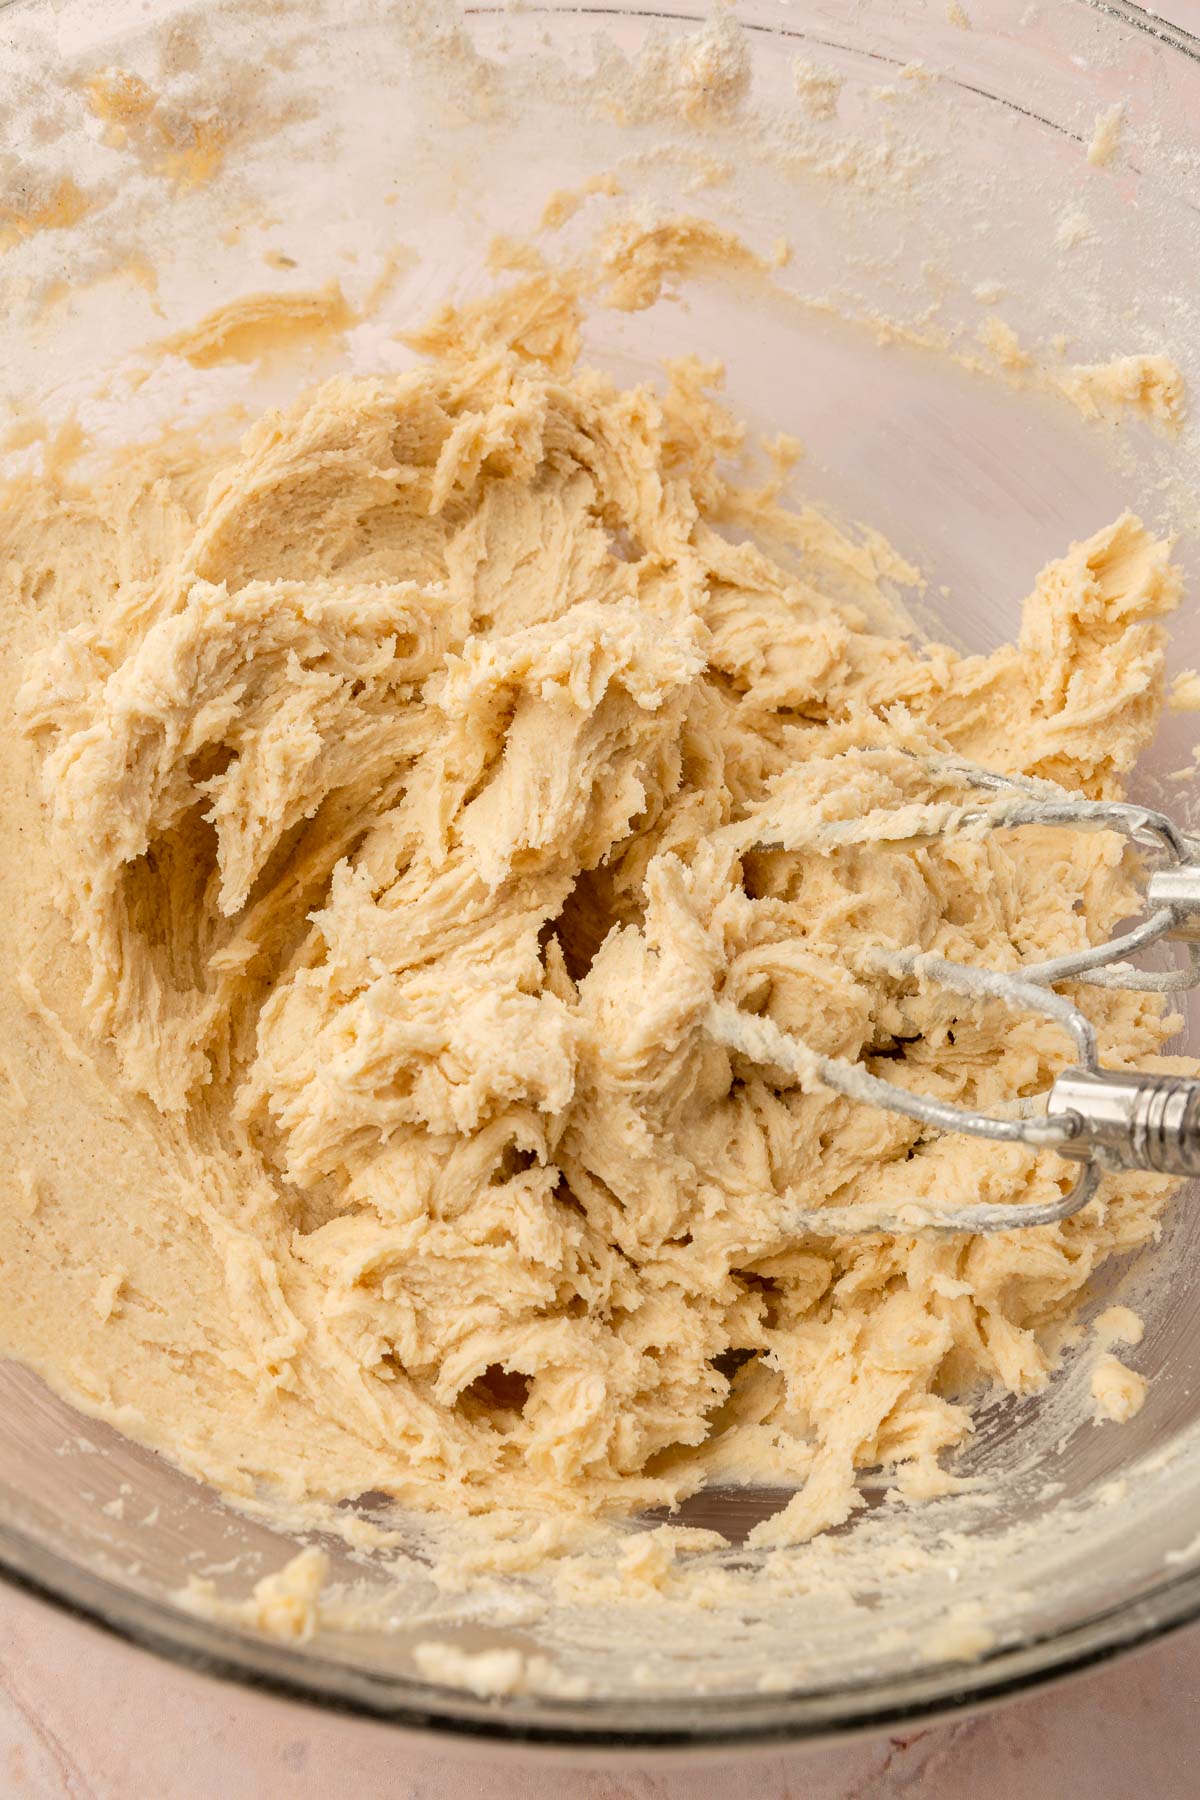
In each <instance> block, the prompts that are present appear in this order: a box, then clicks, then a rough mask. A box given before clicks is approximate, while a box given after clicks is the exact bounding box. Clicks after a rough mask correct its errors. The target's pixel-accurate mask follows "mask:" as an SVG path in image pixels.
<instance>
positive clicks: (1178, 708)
mask: <svg viewBox="0 0 1200 1800" xmlns="http://www.w3.org/2000/svg"><path fill="white" fill-rule="evenodd" d="M1167 705H1168V706H1169V707H1170V709H1171V711H1172V712H1200V674H1197V673H1196V670H1195V669H1184V670H1183V672H1182V673H1181V674H1179V675H1177V676H1176V677H1175V679H1174V681H1173V682H1172V683H1171V685H1170V687H1169V688H1168V690H1167Z"/></svg>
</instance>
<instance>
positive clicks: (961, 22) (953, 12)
mask: <svg viewBox="0 0 1200 1800" xmlns="http://www.w3.org/2000/svg"><path fill="white" fill-rule="evenodd" d="M946 18H947V19H948V21H949V22H950V24H951V25H956V26H957V27H958V29H959V30H960V31H970V29H971V21H970V18H969V17H968V15H967V11H966V8H965V7H963V6H962V5H961V4H960V0H948V4H947V7H946Z"/></svg>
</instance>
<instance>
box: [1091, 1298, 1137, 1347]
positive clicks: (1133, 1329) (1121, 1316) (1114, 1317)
mask: <svg viewBox="0 0 1200 1800" xmlns="http://www.w3.org/2000/svg"><path fill="white" fill-rule="evenodd" d="M1092 1335H1093V1337H1094V1338H1095V1339H1096V1342H1097V1343H1098V1344H1099V1345H1100V1347H1101V1349H1104V1350H1111V1349H1112V1348H1113V1346H1114V1344H1129V1345H1131V1346H1132V1345H1136V1344H1140V1343H1141V1341H1142V1339H1143V1338H1144V1337H1145V1335H1146V1327H1145V1325H1144V1324H1143V1323H1142V1320H1141V1319H1140V1318H1139V1317H1138V1315H1137V1313H1135V1312H1134V1310H1133V1308H1132V1307H1129V1306H1108V1307H1106V1308H1105V1309H1104V1311H1103V1312H1102V1313H1100V1314H1098V1315H1097V1317H1096V1318H1095V1319H1093V1320H1092Z"/></svg>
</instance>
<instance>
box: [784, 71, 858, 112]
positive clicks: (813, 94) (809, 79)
mask: <svg viewBox="0 0 1200 1800" xmlns="http://www.w3.org/2000/svg"><path fill="white" fill-rule="evenodd" d="M792 81H793V84H794V86H795V89H796V93H797V95H798V96H799V98H800V100H801V102H802V103H803V106H804V110H805V111H806V112H807V113H808V115H809V117H810V118H812V119H832V118H833V117H834V115H835V114H836V112H837V105H838V98H839V96H840V95H841V91H842V88H843V86H844V85H845V77H844V76H842V75H837V74H835V73H834V71H833V70H832V69H828V68H825V67H824V66H823V65H822V64H821V63H814V62H807V61H805V60H804V58H803V57H799V56H798V57H797V58H796V60H795V61H794V62H793V64H792Z"/></svg>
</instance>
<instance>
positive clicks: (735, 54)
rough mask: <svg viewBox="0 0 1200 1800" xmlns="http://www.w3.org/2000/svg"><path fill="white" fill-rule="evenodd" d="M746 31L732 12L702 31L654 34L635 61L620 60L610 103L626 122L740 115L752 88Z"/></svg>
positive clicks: (714, 121) (696, 121)
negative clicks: (671, 117)
mask: <svg viewBox="0 0 1200 1800" xmlns="http://www.w3.org/2000/svg"><path fill="white" fill-rule="evenodd" d="M750 84H751V63H750V51H749V47H748V45H747V42H746V36H745V33H744V31H743V30H742V28H741V27H740V26H739V25H738V24H737V22H736V20H734V19H733V18H731V17H730V16H729V15H728V14H725V15H723V16H721V17H718V18H715V19H713V20H712V21H711V22H710V23H709V24H707V25H705V26H703V27H702V28H701V29H700V30H699V31H694V32H685V33H683V34H682V35H681V36H673V37H670V38H667V37H665V36H662V35H659V34H653V35H651V37H650V38H649V39H648V41H647V42H646V44H645V45H644V46H643V48H642V49H641V51H640V52H639V53H638V55H637V57H636V59H634V61H633V62H632V63H625V62H624V61H623V60H622V61H620V63H619V65H618V67H617V69H616V71H615V72H614V74H613V78H612V80H611V81H610V83H609V88H610V92H609V98H608V106H609V110H611V111H612V112H613V113H614V114H615V115H616V117H617V118H618V119H619V120H620V121H621V122H623V123H626V124H656V123H660V122H661V121H662V119H663V118H664V117H668V116H670V115H672V114H674V115H675V116H676V117H677V118H680V119H683V120H685V121H686V122H687V123H688V124H689V125H696V126H719V125H723V124H728V123H729V121H730V120H732V119H735V118H736V117H737V115H738V113H739V111H740V110H741V107H742V103H743V101H744V100H745V98H746V96H747V94H748V93H749V91H750Z"/></svg>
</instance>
